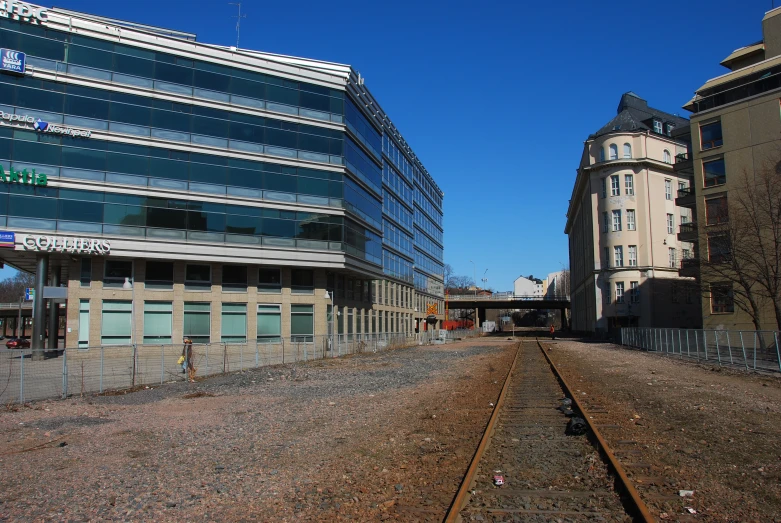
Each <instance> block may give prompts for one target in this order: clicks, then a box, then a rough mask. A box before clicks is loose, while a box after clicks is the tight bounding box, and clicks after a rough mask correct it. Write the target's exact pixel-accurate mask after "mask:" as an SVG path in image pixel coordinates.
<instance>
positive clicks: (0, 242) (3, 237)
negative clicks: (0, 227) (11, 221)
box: [0, 231, 16, 249]
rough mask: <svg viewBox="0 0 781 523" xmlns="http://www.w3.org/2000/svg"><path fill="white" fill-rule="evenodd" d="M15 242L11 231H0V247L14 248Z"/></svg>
mask: <svg viewBox="0 0 781 523" xmlns="http://www.w3.org/2000/svg"><path fill="white" fill-rule="evenodd" d="M15 243H16V234H14V233H12V232H6V231H0V247H10V248H11V249H13V248H14V244H15Z"/></svg>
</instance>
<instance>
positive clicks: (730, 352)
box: [727, 331, 735, 365]
mask: <svg viewBox="0 0 781 523" xmlns="http://www.w3.org/2000/svg"><path fill="white" fill-rule="evenodd" d="M727 350H728V351H729V364H730V365H734V363H735V362H733V361H732V336H730V335H729V331H727Z"/></svg>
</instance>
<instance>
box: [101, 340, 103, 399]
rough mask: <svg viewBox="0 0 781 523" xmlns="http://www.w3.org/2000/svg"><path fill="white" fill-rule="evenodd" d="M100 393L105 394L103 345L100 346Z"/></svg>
mask: <svg viewBox="0 0 781 523" xmlns="http://www.w3.org/2000/svg"><path fill="white" fill-rule="evenodd" d="M100 393H101V394H103V345H101V346H100Z"/></svg>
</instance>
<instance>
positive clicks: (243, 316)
mask: <svg viewBox="0 0 781 523" xmlns="http://www.w3.org/2000/svg"><path fill="white" fill-rule="evenodd" d="M221 330H222V338H221V340H222V341H223V342H227V343H244V342H246V341H247V304H246V303H223V304H222V329H221Z"/></svg>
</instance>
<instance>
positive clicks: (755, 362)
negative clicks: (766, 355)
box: [754, 331, 757, 370]
mask: <svg viewBox="0 0 781 523" xmlns="http://www.w3.org/2000/svg"><path fill="white" fill-rule="evenodd" d="M754 370H757V331H754Z"/></svg>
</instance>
